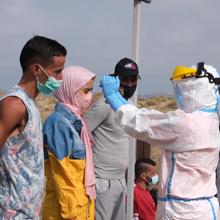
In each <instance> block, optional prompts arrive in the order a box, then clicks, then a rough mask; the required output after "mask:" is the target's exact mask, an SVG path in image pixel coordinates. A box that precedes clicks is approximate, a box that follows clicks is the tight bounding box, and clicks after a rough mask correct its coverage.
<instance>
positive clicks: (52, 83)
mask: <svg viewBox="0 0 220 220" xmlns="http://www.w3.org/2000/svg"><path fill="white" fill-rule="evenodd" d="M39 67H40V69H41V70H42V72H43V73H44V74H45V75H46V76H47V77H48V79H47V81H46V82H45V84H42V83H41V82H40V81H39V80H38V78H37V89H38V91H39V92H41V93H42V94H44V95H51V94H53V93H54V92H55V91H56V90H57V89H58V88H59V87H60V85H61V83H62V80H57V79H55V78H54V77H53V76H48V74H47V72H46V71H45V70H44V69H43V67H41V66H40V65H39Z"/></svg>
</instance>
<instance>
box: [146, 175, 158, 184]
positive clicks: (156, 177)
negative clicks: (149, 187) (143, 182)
mask: <svg viewBox="0 0 220 220" xmlns="http://www.w3.org/2000/svg"><path fill="white" fill-rule="evenodd" d="M158 182H159V176H158V175H155V176H152V177H151V180H150V181H148V183H149V184H154V185H155V184H157V183H158Z"/></svg>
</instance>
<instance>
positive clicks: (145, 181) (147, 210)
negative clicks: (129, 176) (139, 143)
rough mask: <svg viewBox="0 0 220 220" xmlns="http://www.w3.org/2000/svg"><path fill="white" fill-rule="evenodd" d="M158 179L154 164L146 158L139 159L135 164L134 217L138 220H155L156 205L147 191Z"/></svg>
mask: <svg viewBox="0 0 220 220" xmlns="http://www.w3.org/2000/svg"><path fill="white" fill-rule="evenodd" d="M158 180H159V177H158V175H157V172H156V163H155V162H154V161H153V160H151V159H148V158H140V159H138V160H137V161H136V163H135V187H134V216H138V217H139V220H155V214H156V204H155V202H154V199H153V197H152V196H151V194H150V192H149V191H148V189H149V187H150V185H152V184H157V183H158Z"/></svg>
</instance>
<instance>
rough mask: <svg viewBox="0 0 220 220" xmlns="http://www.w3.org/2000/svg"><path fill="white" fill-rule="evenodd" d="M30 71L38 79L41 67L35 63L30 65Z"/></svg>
mask: <svg viewBox="0 0 220 220" xmlns="http://www.w3.org/2000/svg"><path fill="white" fill-rule="evenodd" d="M30 70H31V72H32V74H33V75H34V76H35V77H38V76H39V74H40V67H39V64H37V63H33V64H31V65H30Z"/></svg>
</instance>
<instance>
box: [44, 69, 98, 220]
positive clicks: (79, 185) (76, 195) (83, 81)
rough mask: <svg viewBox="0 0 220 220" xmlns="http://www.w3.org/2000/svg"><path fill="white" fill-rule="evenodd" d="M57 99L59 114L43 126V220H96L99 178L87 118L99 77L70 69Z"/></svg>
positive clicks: (88, 72) (64, 77) (57, 93)
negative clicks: (95, 211)
mask: <svg viewBox="0 0 220 220" xmlns="http://www.w3.org/2000/svg"><path fill="white" fill-rule="evenodd" d="M62 76H63V82H62V85H61V86H60V88H59V89H58V90H57V91H56V92H55V94H54V96H55V97H56V98H57V99H58V103H57V104H56V106H55V111H54V112H53V113H52V114H51V115H50V116H49V117H48V119H47V120H46V122H45V124H44V127H43V134H44V145H45V161H46V162H45V173H46V177H47V184H46V196H45V202H44V210H43V219H51V220H52V219H54V220H55V219H56V220H59V219H71V220H73V219H74V220H87V219H89V220H93V219H94V199H95V177H94V167H93V160H92V149H91V147H92V144H91V138H90V133H89V131H88V129H87V126H86V123H85V121H84V118H83V113H84V112H85V111H86V110H88V108H89V107H90V105H91V101H92V89H93V82H94V80H95V74H94V73H92V72H90V71H89V70H87V69H85V68H83V67H79V66H71V67H67V68H65V69H64V70H63V72H62Z"/></svg>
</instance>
